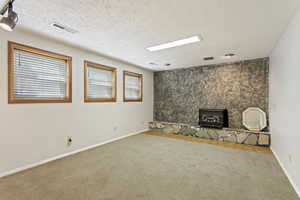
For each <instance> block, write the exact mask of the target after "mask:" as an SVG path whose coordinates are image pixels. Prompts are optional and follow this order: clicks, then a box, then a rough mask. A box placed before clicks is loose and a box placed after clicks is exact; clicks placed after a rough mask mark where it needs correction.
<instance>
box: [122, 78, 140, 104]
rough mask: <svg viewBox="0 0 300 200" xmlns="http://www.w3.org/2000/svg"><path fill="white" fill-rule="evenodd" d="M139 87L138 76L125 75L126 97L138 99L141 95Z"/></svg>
mask: <svg viewBox="0 0 300 200" xmlns="http://www.w3.org/2000/svg"><path fill="white" fill-rule="evenodd" d="M141 87H142V86H141V78H140V77H136V76H130V75H125V98H126V99H140V98H141V96H142V92H141Z"/></svg>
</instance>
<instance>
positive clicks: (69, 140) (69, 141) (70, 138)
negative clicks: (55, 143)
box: [67, 137, 73, 146]
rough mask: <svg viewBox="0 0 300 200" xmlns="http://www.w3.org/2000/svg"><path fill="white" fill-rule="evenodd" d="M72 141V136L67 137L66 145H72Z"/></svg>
mask: <svg viewBox="0 0 300 200" xmlns="http://www.w3.org/2000/svg"><path fill="white" fill-rule="evenodd" d="M72 142H73V139H72V137H68V140H67V145H68V146H71V145H72Z"/></svg>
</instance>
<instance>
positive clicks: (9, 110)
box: [0, 30, 153, 175]
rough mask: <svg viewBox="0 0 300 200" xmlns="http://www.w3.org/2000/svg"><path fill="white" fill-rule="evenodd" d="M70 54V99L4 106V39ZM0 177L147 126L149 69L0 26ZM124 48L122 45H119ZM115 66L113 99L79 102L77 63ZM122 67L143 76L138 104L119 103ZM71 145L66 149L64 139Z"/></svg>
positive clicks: (150, 112)
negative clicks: (112, 101) (67, 101)
mask: <svg viewBox="0 0 300 200" xmlns="http://www.w3.org/2000/svg"><path fill="white" fill-rule="evenodd" d="M8 40H10V41H14V42H18V43H22V44H26V45H30V46H33V47H37V48H41V49H44V50H48V51H53V52H56V53H61V54H65V55H68V56H72V57H73V102H72V103H59V104H55V103H54V104H8V103H7V102H8V100H7V41H8ZM0 42H1V43H0V45H1V54H0V55H1V56H0V63H1V65H0V175H1V174H3V173H5V172H7V171H9V170H13V169H15V168H19V167H23V166H26V165H30V164H32V163H36V162H39V161H42V160H45V159H48V158H51V157H55V156H58V155H61V154H65V153H68V152H72V151H75V150H78V149H81V148H83V147H87V146H90V145H94V144H98V143H102V142H105V141H108V140H111V139H114V138H118V137H121V136H124V135H128V134H131V133H135V132H138V131H141V130H145V129H146V128H147V122H149V121H152V120H153V72H150V71H146V70H143V69H141V68H136V67H134V66H130V65H128V64H124V63H122V62H118V61H114V60H112V59H108V58H105V57H102V56H100V55H97V54H94V53H91V52H88V51H85V50H80V49H78V48H75V47H71V46H68V45H64V44H62V43H59V42H56V41H51V40H50V39H47V38H45V37H41V36H39V35H36V34H33V33H29V32H27V31H22V30H16V31H14V32H12V33H8V32H4V31H2V30H0ZM124 51H126V49H124ZM85 59H86V60H89V61H93V62H97V63H100V64H105V65H108V66H113V67H116V68H117V81H118V82H117V86H118V91H117V94H118V95H117V97H118V98H117V102H116V103H84V99H83V98H84V97H83V94H84V90H83V89H84V87H83V84H84V82H83V81H84V77H83V61H84V60H85ZM123 70H128V71H132V72H137V73H142V74H143V75H144V100H143V102H142V103H141V102H128V103H124V102H123V100H122V97H123V96H122V95H123V91H122V88H123V85H122V84H123V80H122V78H123V74H122V73H123ZM68 136H72V137H73V144H72V145H71V146H70V147H67V145H66V144H67V137H68Z"/></svg>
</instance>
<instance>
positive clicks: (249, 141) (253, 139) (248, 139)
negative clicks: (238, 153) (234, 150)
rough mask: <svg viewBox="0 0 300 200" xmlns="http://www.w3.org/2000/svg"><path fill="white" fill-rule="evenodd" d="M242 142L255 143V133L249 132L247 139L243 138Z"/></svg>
mask: <svg viewBox="0 0 300 200" xmlns="http://www.w3.org/2000/svg"><path fill="white" fill-rule="evenodd" d="M244 144H249V145H257V135H256V134H250V135H249V136H248V137H247V139H246V140H245V142H244Z"/></svg>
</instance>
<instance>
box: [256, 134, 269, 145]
mask: <svg viewBox="0 0 300 200" xmlns="http://www.w3.org/2000/svg"><path fill="white" fill-rule="evenodd" d="M258 144H259V145H266V146H269V145H270V136H269V135H266V134H259V138H258Z"/></svg>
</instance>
